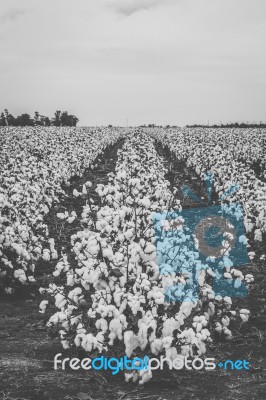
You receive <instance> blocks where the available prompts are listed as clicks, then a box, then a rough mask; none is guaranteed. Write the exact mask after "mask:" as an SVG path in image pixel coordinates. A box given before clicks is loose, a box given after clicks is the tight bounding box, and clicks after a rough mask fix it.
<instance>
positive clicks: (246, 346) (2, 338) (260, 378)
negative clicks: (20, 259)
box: [0, 142, 266, 400]
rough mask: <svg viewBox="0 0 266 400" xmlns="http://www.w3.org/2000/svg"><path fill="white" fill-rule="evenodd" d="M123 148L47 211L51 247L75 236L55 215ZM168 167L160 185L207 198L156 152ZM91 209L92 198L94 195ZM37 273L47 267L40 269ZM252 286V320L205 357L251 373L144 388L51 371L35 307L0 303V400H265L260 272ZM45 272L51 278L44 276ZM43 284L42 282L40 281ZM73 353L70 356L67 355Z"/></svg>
mask: <svg viewBox="0 0 266 400" xmlns="http://www.w3.org/2000/svg"><path fill="white" fill-rule="evenodd" d="M121 145H122V142H120V143H117V144H116V145H115V146H112V147H111V148H109V149H107V150H106V152H105V153H104V154H103V156H102V157H101V160H102V161H100V162H98V167H97V168H96V169H95V170H87V171H86V173H85V174H84V176H83V177H82V178H78V179H73V180H72V182H71V186H70V187H69V188H68V189H67V190H68V194H69V196H68V197H66V198H65V199H62V203H61V206H60V208H55V209H53V210H51V212H50V213H49V215H48V216H47V221H48V224H49V227H50V236H54V237H55V239H56V243H57V246H58V247H60V246H65V247H67V246H69V242H70V241H69V239H70V236H71V235H72V234H73V233H74V232H75V231H76V230H79V229H80V225H79V223H78V221H77V222H76V224H75V225H71V226H70V227H69V228H66V227H63V228H62V229H61V228H60V227H59V229H61V233H60V235H59V233H58V232H60V230H59V231H58V227H57V228H56V226H55V218H56V213H57V212H61V211H63V210H64V207H65V208H66V209H68V210H72V209H74V208H75V210H76V212H77V213H78V215H80V213H81V209H82V205H83V203H82V201H81V202H80V203H78V202H77V199H76V198H74V197H73V194H72V193H73V189H74V188H77V189H80V187H81V185H82V184H83V183H84V182H86V181H87V180H90V181H92V182H93V187H92V189H93V190H94V189H95V187H96V184H97V183H106V181H107V173H108V172H111V171H112V170H113V169H114V166H115V162H116V152H117V149H118V148H120V147H121ZM157 151H158V153H159V154H161V155H162V156H163V157H164V159H165V163H166V165H167V166H169V164H170V163H171V172H169V173H168V174H167V179H168V180H169V181H170V182H171V185H172V186H177V187H178V188H180V187H181V186H182V185H183V184H188V185H189V186H190V187H191V189H192V190H193V191H194V192H195V193H197V195H199V196H200V197H206V194H205V191H204V187H203V185H202V183H201V182H200V181H199V179H198V178H197V176H196V175H195V174H194V172H193V171H191V170H190V169H188V168H187V167H186V166H185V164H184V163H182V162H178V161H177V160H176V159H174V158H173V157H171V155H170V154H169V152H167V150H164V149H162V148H160V146H157ZM178 196H180V199H181V201H182V204H183V206H189V207H194V206H196V204H195V202H193V201H192V200H191V199H189V198H188V197H186V196H183V193H182V192H180V190H179V194H178ZM94 197H95V202H97V195H96V193H95V196H94ZM39 267H40V274H41V273H42V272H43V271H42V270H41V268H43V269H44V268H47V267H49V268H50V269H52V267H53V266H52V265H50V264H49V265H46V264H43V265H40V266H39ZM256 268H257V270H258V272H257V277H256V279H257V280H258V283H257V284H256V285H255V286H254V289H253V291H252V293H251V295H250V296H249V299H248V301H249V302H250V304H249V305H251V306H252V307H251V308H253V311H254V314H253V315H254V317H253V319H251V321H250V322H249V323H248V324H247V325H246V326H245V327H244V328H241V329H240V327H236V329H237V328H238V329H239V334H238V335H237V336H236V338H235V339H234V340H232V341H231V342H228V343H213V344H212V345H211V346H210V348H209V350H208V354H207V355H206V356H208V357H214V358H215V359H216V360H217V362H218V361H219V360H226V359H228V358H231V359H234V360H236V359H247V360H249V361H250V363H251V370H250V371H223V370H218V369H217V370H215V371H208V372H196V371H195V372H190V371H175V372H168V371H166V370H165V371H164V372H159V373H157V374H156V375H155V376H154V379H153V380H151V381H150V382H149V383H148V384H147V385H146V386H145V387H139V386H137V385H136V384H127V383H125V382H124V380H123V375H122V374H121V375H116V376H111V375H110V374H107V373H106V374H102V373H97V372H91V371H89V372H85V371H69V370H68V371H60V370H58V371H55V370H54V369H53V359H54V356H55V355H56V354H57V353H62V347H61V344H60V343H59V342H58V340H57V339H51V338H49V337H48V335H47V332H46V328H45V322H46V320H45V317H44V316H43V315H41V314H39V313H38V304H39V301H40V299H39V298H38V297H37V298H34V299H32V300H30V299H28V300H27V299H22V298H21V297H17V298H14V297H13V298H5V299H0V354H1V359H0V399H1V400H22V399H24V400H63V399H64V400H71V399H73V400H77V399H81V400H97V399H104V400H105V399H106V400H107V399H114V400H122V399H123V400H137V399H139V400H142V399H143V400H172V399H173V400H174V399H175V400H179V399H180V400H183V399H184V400H188V399H206V400H226V399H237V400H238V399H239V400H245V399H246V400H252V399H254V400H259V399H265V397H266V396H265V393H266V373H265V369H266V365H265V360H266V347H265V345H266V341H265V329H266V323H265V322H264V321H265V320H264V319H263V314H262V313H263V310H264V311H265V306H266V305H265V278H264V274H263V271H262V265H257V266H256ZM50 272H51V271H50ZM42 279H44V280H45V278H42ZM73 351H74V353H73ZM69 354H71V355H72V356H73V354H75V355H78V353H77V352H76V353H75V350H72V353H71V352H70V351H65V352H64V356H65V357H67V356H68V355H69Z"/></svg>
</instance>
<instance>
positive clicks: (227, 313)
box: [0, 127, 266, 384]
mask: <svg viewBox="0 0 266 400" xmlns="http://www.w3.org/2000/svg"><path fill="white" fill-rule="evenodd" d="M0 138H1V142H2V151H1V160H0V164H1V178H0V211H1V216H0V288H1V292H2V296H7V297H8V296H9V298H12V296H15V295H16V292H17V291H19V290H20V288H21V287H23V288H24V289H25V290H26V291H27V290H28V291H30V290H32V288H35V290H36V291H37V292H38V293H39V295H38V296H39V297H38V301H39V313H40V315H43V316H44V317H45V318H46V327H47V330H48V332H52V333H53V337H57V338H58V339H59V340H60V342H61V345H62V351H68V350H69V349H72V350H73V349H74V350H75V349H82V350H84V351H85V352H86V354H87V355H88V356H89V357H91V358H95V357H97V356H98V355H99V354H104V355H108V356H110V357H112V356H113V354H116V355H124V354H125V355H127V356H128V357H134V356H137V357H144V356H145V355H148V356H151V357H152V356H156V357H159V356H161V355H164V356H166V357H167V358H168V359H169V360H174V359H175V358H176V357H177V356H180V357H183V358H185V357H187V358H191V359H193V358H195V357H204V355H206V354H208V351H209V347H210V346H212V348H213V346H215V344H216V343H217V342H219V341H223V342H230V341H232V340H234V329H235V328H234V327H236V326H238V327H241V326H243V325H244V324H245V323H247V322H248V321H249V319H250V317H251V316H252V313H251V311H250V309H249V307H248V301H247V299H248V297H249V291H250V290H252V286H253V285H254V284H255V283H256V274H257V273H258V265H260V266H265V253H266V249H265V243H266V242H265V237H266V170H265V163H266V159H265V146H266V142H265V141H266V131H265V130H248V129H247V130H245V129H238V130H237V129H236V130H233V129H225V130H222V129H220V130H219V129H217V130H214V129H207V128H206V129H200V128H199V129H187V128H184V129H181V128H180V129H171V128H168V129H166V128H165V129H163V128H149V129H148V128H54V127H53V128H52V127H51V128H43V127H38V128H36V127H33V128H28V127H25V128H2V129H1V131H0ZM118 141H120V142H121V146H120V147H119V149H118V150H117V154H116V160H115V164H114V170H112V171H107V173H106V174H105V178H104V179H105V183H98V184H96V183H95V182H94V180H93V179H94V176H93V171H94V168H95V167H96V165H97V163H99V157H101V155H102V154H103V152H104V151H106V149H109V148H110V146H113V145H114V144H115V143H117V142H118ZM120 142H119V143H120ZM158 148H161V149H163V150H165V149H167V151H168V152H169V154H171V157H173V159H176V160H180V161H182V163H183V165H184V166H186V168H189V170H190V171H194V174H195V180H197V181H199V182H200V184H201V185H202V187H204V185H206V177H210V178H208V179H209V181H208V182H209V183H208V184H207V189H206V190H207V195H208V197H209V201H210V203H209V204H211V205H214V204H216V205H217V207H220V208H219V210H221V211H220V213H221V215H222V216H224V215H227V216H230V215H231V217H232V218H235V219H236V221H239V220H240V219H241V217H242V216H243V227H244V229H245V232H244V234H241V235H240V237H239V239H237V240H238V242H240V245H241V246H242V247H241V248H245V249H246V251H247V255H248V262H246V265H245V267H244V268H242V267H243V265H242V264H241V263H239V265H235V258H234V256H233V248H234V246H235V243H234V242H233V240H232V238H230V232H229V231H228V230H227V231H225V232H224V233H223V241H222V245H221V246H222V250H221V251H220V254H219V256H217V257H216V258H218V259H219V269H217V267H216V264H215V257H213V256H211V255H210V256H209V257H206V259H204V261H203V259H202V258H201V257H200V244H199V243H198V242H197V238H196V237H195V232H194V231H193V229H190V227H189V226H188V227H185V226H183V222H184V220H182V215H183V214H182V213H185V212H188V211H187V210H188V208H187V205H186V204H185V201H184V198H181V196H180V188H178V187H176V186H175V185H173V184H172V183H170V182H169V181H168V180H167V178H166V176H167V174H168V173H169V171H170V170H171V168H172V167H171V163H170V162H168V160H167V158H164V157H162V156H161V155H159V154H158V151H157V150H158ZM163 150H162V151H163ZM86 171H91V176H92V178H93V179H92V180H88V181H84V182H82V183H81V184H79V183H78V184H77V187H75V188H74V189H73V190H72V192H71V199H72V203H73V204H74V208H71V209H70V208H69V209H64V210H63V209H62V210H61V211H59V212H55V213H54V214H53V215H55V217H54V219H53V220H52V221H53V222H52V224H54V225H57V224H59V225H60V224H61V225H60V226H61V228H60V229H61V230H65V229H69V230H70V229H71V226H72V224H76V225H75V227H76V228H75V229H73V233H72V234H69V239H68V240H69V243H68V247H67V249H66V246H65V245H62V243H61V242H60V239H58V237H54V236H53V235H51V231H52V226H51V219H50V220H49V219H48V220H49V221H50V223H48V222H47V219H46V218H47V216H49V215H50V213H51V212H53V210H55V209H57V208H58V209H60V204H61V202H62V199H65V198H68V197H69V196H70V194H69V188H72V186H71V185H72V182H73V181H74V180H75V179H77V182H81V181H79V180H78V179H79V178H80V179H82V177H84V174H85V173H86ZM178 173H179V172H178V171H176V174H178ZM180 174H181V171H180ZM193 182H194V181H193V180H192V178H191V181H190V182H188V183H187V187H191V192H193V191H194V192H195V188H194V187H193ZM208 185H209V186H208ZM232 188H233V189H232ZM194 195H195V197H197V196H198V195H197V193H194ZM75 199H76V200H75ZM75 201H76V203H78V202H79V203H78V204H81V210H79V209H77V208H76V209H75V204H76V203H75ZM199 201H201V198H199ZM235 204H238V205H239V207H236V206H235ZM195 207H199V204H198V205H197V204H196V203H195ZM241 210H242V211H241ZM241 212H243V215H242V214H241ZM158 215H159V216H160V215H163V216H165V217H164V220H163V221H161V222H160V221H159V220H160V217H159V220H157V219H156V218H157V217H158ZM177 215H179V217H178V218H179V220H178V221H179V222H178V224H176V219H177ZM156 216H157V217H156ZM180 216H181V217H180ZM158 221H159V222H158ZM49 224H50V226H49ZM61 230H60V232H61ZM43 265H44V266H46V267H47V272H46V274H47V275H48V281H47V280H46V285H43V281H42V280H41V277H40V273H38V268H41V267H42V270H43ZM51 268H52V270H51ZM217 279H218V280H220V281H223V282H224V285H225V287H226V288H227V286H228V287H230V292H228V289H224V288H223V290H221V291H220V292H217V289H216V288H215V286H214V282H215V281H217ZM195 280H196V289H195ZM226 285H227V286H226ZM241 287H245V289H246V290H247V295H246V296H245V298H240V299H239V297H241V296H234V293H235V290H240V288H241ZM27 288H28V289H27ZM226 290H227V291H226ZM235 297H238V298H237V299H235ZM242 297H243V296H242ZM125 379H126V381H133V382H138V383H139V384H144V383H146V382H148V381H149V380H150V379H152V372H151V371H145V370H144V371H135V370H134V371H132V372H130V373H126V374H125Z"/></svg>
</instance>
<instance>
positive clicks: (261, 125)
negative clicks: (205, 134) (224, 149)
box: [186, 122, 266, 128]
mask: <svg viewBox="0 0 266 400" xmlns="http://www.w3.org/2000/svg"><path fill="white" fill-rule="evenodd" d="M186 128H266V124H265V123H262V122H260V123H259V124H257V123H249V122H247V123H245V122H241V123H239V122H233V123H232V122H230V123H228V124H220V125H198V124H195V125H186Z"/></svg>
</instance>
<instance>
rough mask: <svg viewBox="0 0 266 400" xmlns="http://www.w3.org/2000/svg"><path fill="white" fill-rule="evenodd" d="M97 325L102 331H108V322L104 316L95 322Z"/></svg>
mask: <svg viewBox="0 0 266 400" xmlns="http://www.w3.org/2000/svg"><path fill="white" fill-rule="evenodd" d="M95 326H96V328H97V329H98V330H100V331H102V332H103V333H106V332H107V331H108V323H107V321H106V319H104V318H100V319H98V320H97V321H96V323H95Z"/></svg>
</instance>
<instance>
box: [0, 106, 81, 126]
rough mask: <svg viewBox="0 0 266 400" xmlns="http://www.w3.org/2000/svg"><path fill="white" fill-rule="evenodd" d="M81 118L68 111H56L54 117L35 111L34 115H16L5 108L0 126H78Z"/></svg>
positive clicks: (0, 118)
mask: <svg viewBox="0 0 266 400" xmlns="http://www.w3.org/2000/svg"><path fill="white" fill-rule="evenodd" d="M78 121H79V119H78V118H77V117H76V116H75V115H71V114H68V111H63V112H62V111H56V112H55V113H54V117H53V118H49V117H47V116H45V115H41V114H40V113H39V112H38V111H35V113H34V116H33V117H31V116H30V115H29V114H27V113H24V114H21V115H18V116H17V117H14V116H13V115H12V114H10V113H9V111H8V110H7V109H5V110H4V111H3V112H2V113H1V115H0V126H36V125H37V126H38V125H39V126H77V123H78Z"/></svg>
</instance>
